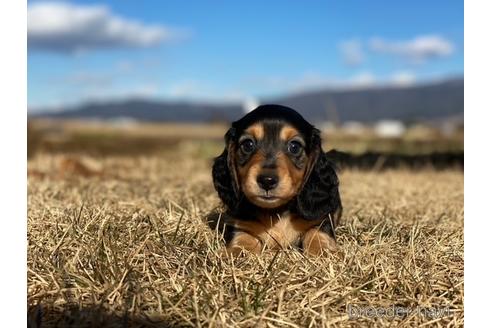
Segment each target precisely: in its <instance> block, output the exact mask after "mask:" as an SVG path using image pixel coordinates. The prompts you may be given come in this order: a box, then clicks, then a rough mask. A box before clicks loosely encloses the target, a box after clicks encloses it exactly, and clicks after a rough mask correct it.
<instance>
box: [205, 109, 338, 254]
mask: <svg viewBox="0 0 492 328" xmlns="http://www.w3.org/2000/svg"><path fill="white" fill-rule="evenodd" d="M225 143H226V146H225V148H224V151H223V152H222V154H221V155H220V156H219V157H217V158H216V159H215V161H214V164H213V169H212V176H213V182H214V187H215V189H216V190H217V192H218V195H219V197H220V199H221V200H222V202H223V203H224V205H225V209H226V210H225V213H223V214H221V215H220V219H217V220H215V221H214V223H213V224H212V225H211V226H212V227H217V226H218V227H219V229H222V230H223V231H224V237H225V240H226V245H227V248H226V250H227V252H228V253H231V254H234V255H237V254H239V253H241V252H242V251H243V250H245V251H249V252H253V253H261V252H262V250H264V249H266V248H268V249H278V248H282V249H285V248H287V247H289V246H294V247H300V248H302V250H303V251H304V252H305V253H306V254H308V255H313V256H318V255H321V254H322V253H323V252H325V251H334V250H336V241H335V228H336V226H337V225H338V222H339V220H340V217H341V214H342V205H341V200H340V195H339V192H338V183H339V182H338V178H337V175H336V172H335V170H334V168H333V165H332V164H331V163H330V162H329V160H328V159H327V157H326V155H325V153H324V152H323V150H322V148H321V138H320V131H319V130H318V129H316V128H315V127H314V126H313V125H311V124H310V123H308V122H307V121H306V120H305V119H304V118H303V117H302V116H301V115H300V114H299V113H298V112H296V111H295V110H293V109H291V108H288V107H284V106H279V105H263V106H260V107H258V108H256V109H255V110H253V111H252V112H250V113H248V114H247V115H245V116H244V117H243V118H241V119H240V120H238V121H235V122H233V123H232V127H231V128H230V129H229V130H228V131H227V133H226V134H225Z"/></svg>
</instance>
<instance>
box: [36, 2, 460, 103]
mask: <svg viewBox="0 0 492 328" xmlns="http://www.w3.org/2000/svg"><path fill="white" fill-rule="evenodd" d="M457 75H463V1H451V0H447V1H374V0H373V1H346V0H345V1H285V0H284V1H171V0H166V1H157V0H155V1H104V2H102V1H63V2H46V1H40V0H38V1H29V2H28V105H29V107H30V108H31V109H36V108H43V107H57V106H62V105H71V104H78V103H80V102H83V101H87V100H91V99H103V100H105V99H120V98H129V97H135V96H139V97H151V98H158V99H184V100H209V101H238V100H239V101H242V100H246V99H251V98H256V97H269V96H277V95H283V94H287V93H292V92H301V91H303V90H310V89H314V88H324V87H331V88H353V87H370V86H375V85H381V84H396V85H402V86H405V85H411V84H414V83H418V82H423V81H428V80H435V79H442V78H446V77H448V76H457Z"/></svg>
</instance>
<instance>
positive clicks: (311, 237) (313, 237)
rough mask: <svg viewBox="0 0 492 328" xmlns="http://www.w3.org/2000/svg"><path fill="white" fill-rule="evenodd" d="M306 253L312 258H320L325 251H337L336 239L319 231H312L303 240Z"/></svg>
mask: <svg viewBox="0 0 492 328" xmlns="http://www.w3.org/2000/svg"><path fill="white" fill-rule="evenodd" d="M302 247H303V249H304V252H305V253H306V254H307V255H310V256H320V255H322V254H323V252H325V251H336V250H337V244H336V241H335V239H333V238H332V237H331V236H329V235H328V234H327V233H325V232H322V231H320V230H319V229H316V228H314V229H310V230H309V231H308V232H306V234H305V235H304V237H303V239H302Z"/></svg>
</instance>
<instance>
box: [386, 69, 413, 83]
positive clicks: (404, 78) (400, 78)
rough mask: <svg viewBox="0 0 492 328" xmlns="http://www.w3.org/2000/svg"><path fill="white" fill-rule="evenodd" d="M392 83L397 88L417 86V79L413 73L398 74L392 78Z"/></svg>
mask: <svg viewBox="0 0 492 328" xmlns="http://www.w3.org/2000/svg"><path fill="white" fill-rule="evenodd" d="M390 82H391V84H393V85H395V86H401V87H407V86H411V85H414V84H415V82H416V77H415V74H413V73H411V72H407V71H402V72H396V73H394V74H393V75H392V76H391V78H390Z"/></svg>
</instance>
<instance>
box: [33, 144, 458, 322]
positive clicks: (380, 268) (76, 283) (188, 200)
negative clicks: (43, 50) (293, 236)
mask: <svg viewBox="0 0 492 328" xmlns="http://www.w3.org/2000/svg"><path fill="white" fill-rule="evenodd" d="M215 150H216V149H215V148H213V147H212V149H209V148H207V147H205V146H204V145H203V144H202V143H197V142H185V143H182V144H180V145H179V147H175V148H172V149H170V150H169V151H167V152H165V151H164V152H159V153H155V154H153V155H150V154H147V155H138V156H113V155H108V156H104V157H97V158H90V157H88V156H87V155H85V156H84V155H77V156H76V157H68V156H67V155H64V154H54V153H46V152H39V153H37V154H36V155H35V156H33V157H32V158H31V159H30V160H29V162H28V170H29V174H28V300H27V302H28V305H29V308H30V312H29V315H28V320H30V321H31V324H32V327H36V326H39V324H40V323H41V325H40V326H41V327H65V326H68V327H147V326H149V327H166V326H197V327H199V326H202V327H207V326H215V327H233V326H237V327H253V326H257V327H321V326H328V325H334V326H359V325H365V326H373V325H378V326H386V325H388V326H389V325H392V326H394V325H404V326H406V325H408V326H416V325H423V326H426V325H429V326H460V325H463V321H464V312H463V299H464V294H463V293H464V286H463V283H464V277H463V268H464V258H463V256H464V255H463V248H464V247H463V181H464V177H463V172H462V171H458V170H445V171H433V170H423V171H409V170H404V169H400V170H390V171H384V172H373V171H365V172H364V171H355V170H351V171H343V172H341V173H340V180H341V196H342V201H343V204H344V216H343V220H342V225H341V226H340V227H339V228H338V229H337V231H336V232H337V238H338V242H339V245H340V248H341V250H342V255H341V256H339V257H336V256H334V255H333V256H328V257H325V258H318V259H312V258H305V257H304V256H303V255H302V254H301V253H299V252H298V251H296V250H294V249H291V250H286V251H282V252H279V253H266V254H263V255H261V256H259V257H257V256H253V255H251V256H246V257H242V258H238V259H235V260H232V259H225V258H222V257H221V256H220V255H219V254H220V251H221V249H222V247H223V244H222V242H221V240H220V238H218V235H217V234H216V233H214V232H213V231H211V230H210V229H209V228H208V227H207V225H206V223H204V217H205V215H206V214H207V213H208V212H209V211H211V210H212V209H213V208H214V207H215V206H216V205H218V204H219V201H218V198H217V196H216V193H215V191H214V189H213V186H212V182H211V176H210V169H211V157H212V156H211V154H212V153H213V152H215ZM371 307H372V308H371ZM394 307H401V308H402V309H407V310H413V312H409V313H407V314H406V315H402V316H396V317H395V316H392V312H386V314H387V316H386V317H385V316H381V315H379V316H375V315H374V314H375V312H374V311H382V310H381V309H393V311H394V312H393V314H394V313H395V312H396V310H395V309H398V308H394ZM417 307H420V310H418V311H417V309H418V308H417ZM378 308H379V309H378ZM432 308H435V309H440V310H442V311H443V312H439V313H432V312H431V310H432ZM348 309H351V310H352V312H351V314H353V315H354V314H355V315H357V314H359V315H360V316H362V317H360V318H355V317H350V316H349V314H350V313H349V312H348ZM362 309H365V312H364V313H362ZM371 311H372V312H371ZM425 311H427V312H425ZM362 314H363V315H362ZM399 314H401V312H399ZM433 314H434V315H433Z"/></svg>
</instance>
